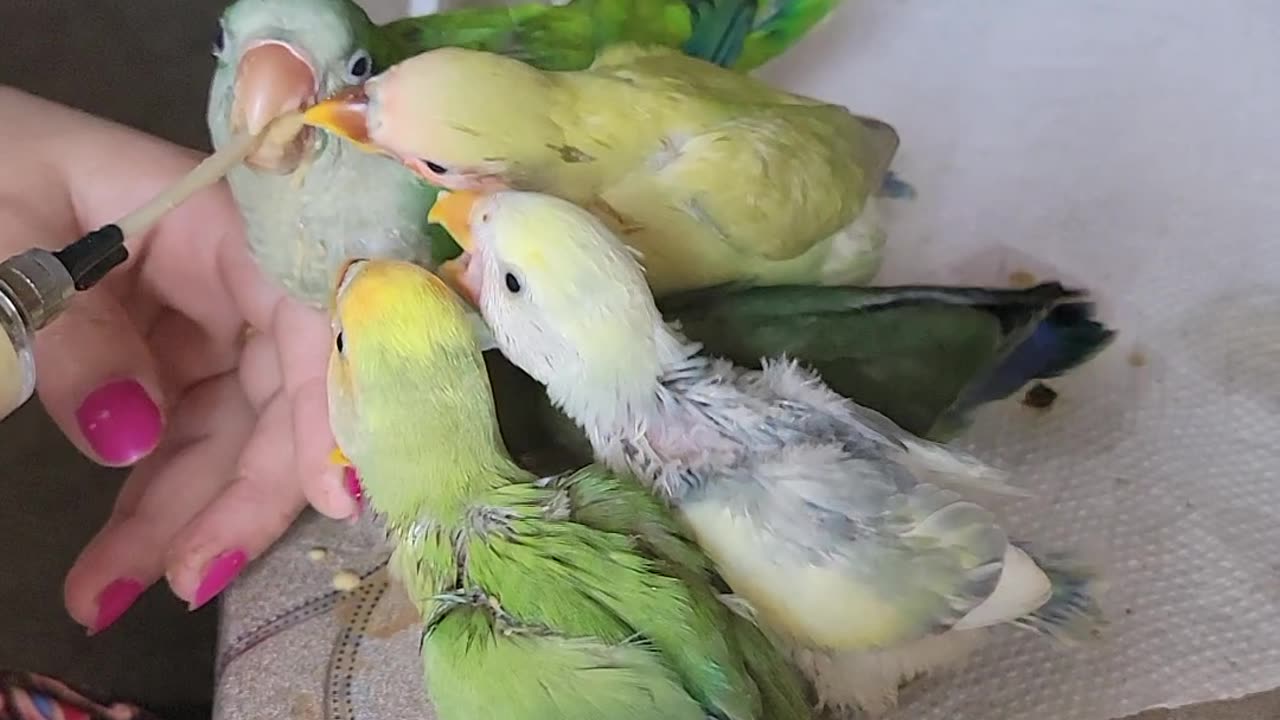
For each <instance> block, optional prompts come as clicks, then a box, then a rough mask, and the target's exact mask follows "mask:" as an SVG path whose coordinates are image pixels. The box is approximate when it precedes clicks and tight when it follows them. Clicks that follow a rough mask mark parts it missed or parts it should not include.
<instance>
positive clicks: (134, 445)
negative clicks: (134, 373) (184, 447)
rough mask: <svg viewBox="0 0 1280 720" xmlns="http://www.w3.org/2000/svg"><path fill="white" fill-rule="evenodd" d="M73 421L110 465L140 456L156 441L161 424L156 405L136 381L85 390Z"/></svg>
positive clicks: (147, 451) (123, 463) (158, 438)
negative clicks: (87, 393) (85, 395)
mask: <svg viewBox="0 0 1280 720" xmlns="http://www.w3.org/2000/svg"><path fill="white" fill-rule="evenodd" d="M76 421H77V422H78V423H80V432H82V433H84V437H85V439H86V440H88V441H89V446H90V447H92V448H93V451H94V452H95V453H97V454H98V457H100V458H102V460H103V461H105V462H107V463H109V464H111V465H132V464H133V463H135V462H137V461H138V460H140V459H142V458H143V457H144V456H145V455H146V454H147V453H149V452H151V451H152V450H154V449H155V447H156V445H157V444H159V442H160V432H161V430H163V427H164V423H163V421H162V420H161V418H160V408H159V407H158V406H156V404H155V402H154V401H152V400H151V397H150V396H148V395H147V391H146V390H144V389H143V388H142V385H140V384H138V382H137V381H136V380H115V381H112V382H109V383H107V384H106V385H103V386H102V387H100V388H98V389H97V390H94V391H93V392H91V393H89V395H88V396H87V397H86V398H85V399H84V402H82V403H80V407H79V408H78V409H77V410H76Z"/></svg>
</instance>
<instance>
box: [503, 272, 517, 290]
mask: <svg viewBox="0 0 1280 720" xmlns="http://www.w3.org/2000/svg"><path fill="white" fill-rule="evenodd" d="M503 279H504V280H505V281H506V283H507V289H508V290H510V291H511V292H512V294H515V293H518V292H520V278H518V277H516V276H515V274H514V273H507V276H506V277H505V278H503Z"/></svg>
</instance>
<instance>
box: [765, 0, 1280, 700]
mask: <svg viewBox="0 0 1280 720" xmlns="http://www.w3.org/2000/svg"><path fill="white" fill-rule="evenodd" d="M1278 73H1280V4H1278V3H1275V2H1266V1H1265V0H1262V1H1259V2H1249V1H1247V0H1233V2H1230V3H1205V2H1199V1H1198V0H1126V1H1125V2H1122V3H1115V2H1103V1H1101V0H1095V1H1088V0H1073V2H1061V0H1008V1H1005V2H998V1H996V0H984V1H980V0H968V1H967V2H944V1H942V0H898V1H897V2H881V1H873V0H866V1H865V2H849V3H847V6H846V7H844V8H842V9H841V10H840V11H838V13H837V15H836V17H835V18H833V21H832V22H831V23H830V24H829V25H827V26H825V27H823V28H821V29H820V30H819V31H818V32H817V33H816V34H815V36H814V37H812V38H811V41H809V42H806V43H805V44H804V45H803V46H802V47H800V48H797V49H796V51H795V52H794V53H793V54H791V55H790V56H788V57H785V58H783V59H781V60H779V61H778V62H777V63H775V64H774V65H772V66H770V67H768V68H766V69H765V71H763V73H762V74H763V75H764V76H765V77H768V78H770V79H773V80H775V81H778V82H780V83H782V84H784V85H785V86H787V87H789V88H792V89H795V90H797V91H800V92H805V93H809V94H813V95H816V96H819V97H823V98H825V99H830V100H833V101H836V102H840V103H843V104H845V105H847V106H849V107H850V108H853V109H855V110H856V111H858V112H862V113H865V114H869V115H873V116H876V117H880V118H883V119H885V120H887V121H889V122H891V123H893V124H894V125H895V126H896V127H897V128H898V129H899V131H900V132H901V135H902V149H901V151H900V153H899V155H898V159H897V162H896V163H895V164H894V169H895V170H896V171H897V172H898V174H899V175H901V176H902V177H903V178H905V179H906V180H908V181H910V182H911V183H912V184H913V185H914V186H915V187H916V189H917V191H918V197H917V199H916V200H915V201H913V202H910V203H900V204H899V203H895V206H894V207H893V211H892V215H891V217H890V221H891V225H890V247H891V250H890V261H889V263H888V264H887V266H886V269H885V273H884V275H883V276H882V277H881V278H880V280H881V281H882V282H894V281H928V280H936V281H941V282H958V281H978V282H997V283H999V282H1006V281H1007V278H1008V274H1009V273H1010V272H1011V271H1014V270H1018V269H1029V270H1033V271H1037V274H1048V273H1056V274H1057V275H1058V276H1059V277H1062V278H1064V279H1067V280H1070V281H1072V282H1077V283H1083V284H1084V285H1086V286H1087V287H1091V288H1094V289H1095V291H1096V292H1097V294H1098V296H1099V298H1100V300H1101V307H1102V310H1103V312H1104V314H1105V317H1106V319H1107V320H1108V321H1109V322H1111V323H1112V324H1114V325H1115V326H1117V327H1118V328H1119V329H1120V332H1121V335H1120V338H1119V339H1118V341H1117V343H1116V345H1115V346H1114V347H1113V348H1112V349H1111V350H1109V351H1108V352H1107V353H1105V354H1104V355H1102V356H1100V357H1099V358H1098V359H1097V360H1096V361H1094V362H1093V363H1091V364H1090V365H1088V366H1087V367H1086V368H1085V369H1083V370H1082V371H1081V372H1079V373H1077V374H1076V375H1074V376H1072V377H1070V378H1069V379H1066V380H1064V381H1061V382H1056V383H1054V385H1055V387H1056V388H1057V389H1058V390H1060V391H1061V393H1062V394H1061V397H1060V398H1059V400H1058V403H1057V404H1056V405H1055V407H1054V408H1053V409H1052V410H1050V411H1049V412H1048V413H1046V414H1044V415H1040V414H1038V413H1036V412H1035V411H1032V410H1029V409H1027V408H1025V407H1022V406H1020V405H1018V404H1017V403H1016V402H1015V403H1007V404H1005V405H1003V406H1000V407H996V408H991V409H990V410H989V411H987V412H985V413H983V414H982V415H981V416H980V418H979V421H978V423H977V424H976V426H975V427H974V429H973V430H972V432H970V433H969V434H968V435H967V436H966V441H965V442H966V444H967V445H969V446H970V447H971V449H973V450H975V451H977V452H978V453H980V455H982V456H983V457H986V458H990V459H992V460H994V461H997V462H998V463H1000V464H1002V465H1003V466H1005V467H1007V468H1008V469H1010V470H1012V471H1014V472H1015V473H1017V476H1018V477H1020V478H1021V480H1020V482H1021V484H1022V485H1024V486H1025V487H1028V488H1030V489H1033V490H1035V491H1036V492H1037V493H1039V496H1038V497H1037V498H1034V499H1029V500H1026V501H1019V502H1016V503H1013V504H1010V505H1008V506H1007V507H1004V508H1002V509H1004V510H1005V511H1006V512H1007V513H1008V517H1009V526H1010V527H1011V529H1012V530H1013V532H1015V533H1016V534H1018V535H1021V536H1023V537H1027V538H1030V539H1032V540H1034V541H1037V542H1040V543H1043V544H1045V545H1051V546H1058V547H1073V546H1074V547H1079V548H1080V549H1081V550H1082V551H1084V552H1086V553H1088V555H1089V556H1090V557H1091V558H1093V559H1096V560H1097V561H1098V562H1099V563H1100V565H1101V567H1102V569H1103V571H1104V572H1105V573H1106V574H1107V575H1108V576H1109V580H1110V588H1109V589H1108V591H1107V593H1106V594H1105V596H1104V598H1103V602H1104V605H1105V607H1106V608H1107V610H1108V611H1109V614H1110V616H1111V619H1112V626H1111V627H1110V629H1109V631H1108V633H1107V638H1106V640H1105V642H1104V643H1103V644H1101V645H1099V646H1098V647H1095V648H1089V649H1086V650H1083V651H1063V650H1059V649H1057V648H1055V647H1053V646H1052V645H1051V644H1050V643H1048V642H1046V641H1045V640H1044V639H1042V638H1038V637H1034V636H1029V635H1026V634H1023V633H1019V632H1017V631H1010V632H1007V633H1002V634H1001V635H1000V637H999V638H998V639H997V640H996V641H995V642H994V643H993V644H992V645H991V646H990V647H988V648H987V649H986V650H984V651H983V652H981V653H980V654H979V655H978V656H977V657H975V658H974V659H973V660H972V662H970V663H969V664H967V665H966V667H965V668H964V669H962V670H961V671H960V672H958V673H955V674H952V675H950V676H948V677H945V678H939V679H936V680H932V681H929V682H927V683H925V684H924V687H921V688H917V689H915V691H913V692H911V693H909V694H908V695H906V696H905V697H904V698H903V699H904V702H905V703H906V704H905V705H904V707H903V708H902V710H901V711H900V712H899V713H898V714H897V715H896V717H901V718H907V717H910V718H918V719H920V720H932V719H934V718H938V719H941V718H948V719H951V720H979V719H986V718H1007V719H1008V720H1032V719H1033V718H1034V719H1036V720H1040V719H1041V718H1055V720H1077V719H1078V720H1097V719H1098V718H1111V717H1121V716H1124V715H1127V714H1131V713H1134V712H1137V711H1140V710H1142V709H1145V708H1148V707H1152V706H1161V705H1167V706H1176V705H1181V704H1186V703H1192V702H1199V701H1206V700H1211V699H1217V698H1226V697H1234V696H1238V695H1241V694H1245V693H1248V692H1254V691H1260V690H1265V689H1270V688H1274V687H1276V686H1280V555H1278V554H1277V550H1280V522H1278V520H1280V472H1278V471H1277V467H1278V466H1280V243H1277V242H1276V239H1275V236H1274V226H1275V223H1276V221H1277V219H1278V215H1280V212H1278V209H1280V124H1278V123H1277V121H1276V118H1277V113H1280V76H1278ZM1135 365H1138V366H1135Z"/></svg>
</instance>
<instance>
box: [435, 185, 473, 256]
mask: <svg viewBox="0 0 1280 720" xmlns="http://www.w3.org/2000/svg"><path fill="white" fill-rule="evenodd" d="M481 197H482V196H481V194H480V193H478V192H473V191H471V190H441V191H440V192H439V193H437V194H436V202H435V204H434V205H432V206H431V212H429V213H427V222H432V223H436V224H437V225H440V226H443V227H444V229H445V230H448V231H449V234H450V235H452V236H453V239H454V240H455V241H457V243H458V245H459V246H460V247H461V248H462V250H463V252H468V253H470V252H474V251H475V237H474V236H473V235H472V234H471V211H472V210H474V209H475V206H476V203H477V202H479V201H480V198H481Z"/></svg>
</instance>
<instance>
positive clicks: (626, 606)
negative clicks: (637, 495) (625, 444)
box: [465, 473, 762, 720]
mask: <svg viewBox="0 0 1280 720" xmlns="http://www.w3.org/2000/svg"><path fill="white" fill-rule="evenodd" d="M606 476H607V473H600V474H599V476H598V477H595V478H592V480H591V481H595V482H601V478H603V477H606ZM586 481H587V480H579V482H586ZM650 502H652V503H656V500H651V501H650ZM484 504H485V505H486V506H489V507H492V508H496V509H500V512H501V513H502V514H503V516H504V525H505V530H503V531H502V532H491V533H485V534H480V533H477V534H475V535H473V536H471V538H470V540H469V541H468V542H467V544H466V548H465V555H466V558H467V560H466V565H465V566H466V575H467V578H466V582H465V585H466V586H472V587H478V588H481V589H483V590H484V591H485V592H486V593H488V594H489V595H490V596H491V597H494V598H501V607H502V611H503V612H504V613H506V614H507V615H509V616H510V617H512V618H518V619H519V622H520V623H521V624H522V625H528V626H531V627H532V628H534V632H535V634H548V633H553V634H555V635H559V636H563V637H564V638H594V639H595V640H597V641H600V642H603V643H606V644H610V645H621V644H625V643H631V642H635V641H636V638H643V640H644V642H645V643H647V645H648V646H651V648H652V652H655V653H657V656H658V657H660V658H662V661H663V662H664V663H665V664H666V665H667V666H669V667H670V669H671V671H672V672H674V673H675V674H676V675H677V676H679V677H680V678H681V680H682V681H683V683H684V686H685V688H686V690H687V691H688V692H689V694H690V695H691V696H693V697H694V698H695V699H697V700H698V702H700V703H701V704H702V705H703V706H705V707H706V708H708V709H709V710H712V711H714V712H713V713H710V714H715V715H718V716H722V717H725V718H735V719H741V720H749V719H752V718H759V717H762V716H761V714H760V698H759V693H758V691H757V689H756V686H755V684H754V682H753V681H752V680H751V678H750V676H749V675H748V673H747V671H746V668H745V666H744V664H743V660H742V658H741V656H740V653H739V651H738V650H737V648H736V646H735V644H734V642H733V640H732V639H731V638H730V637H726V636H727V635H728V633H727V632H726V630H727V629H728V623H729V619H730V615H729V612H728V610H727V609H726V608H725V607H724V606H722V605H721V604H720V603H719V602H718V601H717V599H716V597H715V595H714V592H713V591H712V589H711V587H710V585H708V584H706V583H705V582H703V583H694V582H690V581H689V579H690V578H689V576H688V575H686V574H685V573H684V572H677V571H675V570H674V569H673V568H672V567H671V565H672V564H671V563H670V562H669V561H663V560H662V559H660V558H655V557H652V556H649V555H647V554H646V553H645V552H644V551H643V549H642V548H641V547H640V546H639V545H638V543H637V541H636V540H635V539H634V537H633V536H631V535H628V534H623V533H618V532H609V531H606V530H602V529H599V528H595V527H592V526H590V525H587V524H585V523H583V522H580V521H577V520H576V519H575V518H574V517H573V509H572V505H573V503H572V495H571V494H566V493H561V492H560V491H558V490H557V489H556V488H555V487H553V486H540V485H534V484H530V483H516V484H511V485H506V486H502V487H499V488H497V489H495V490H492V491H490V492H489V493H488V494H487V495H486V497H485V499H484Z"/></svg>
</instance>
